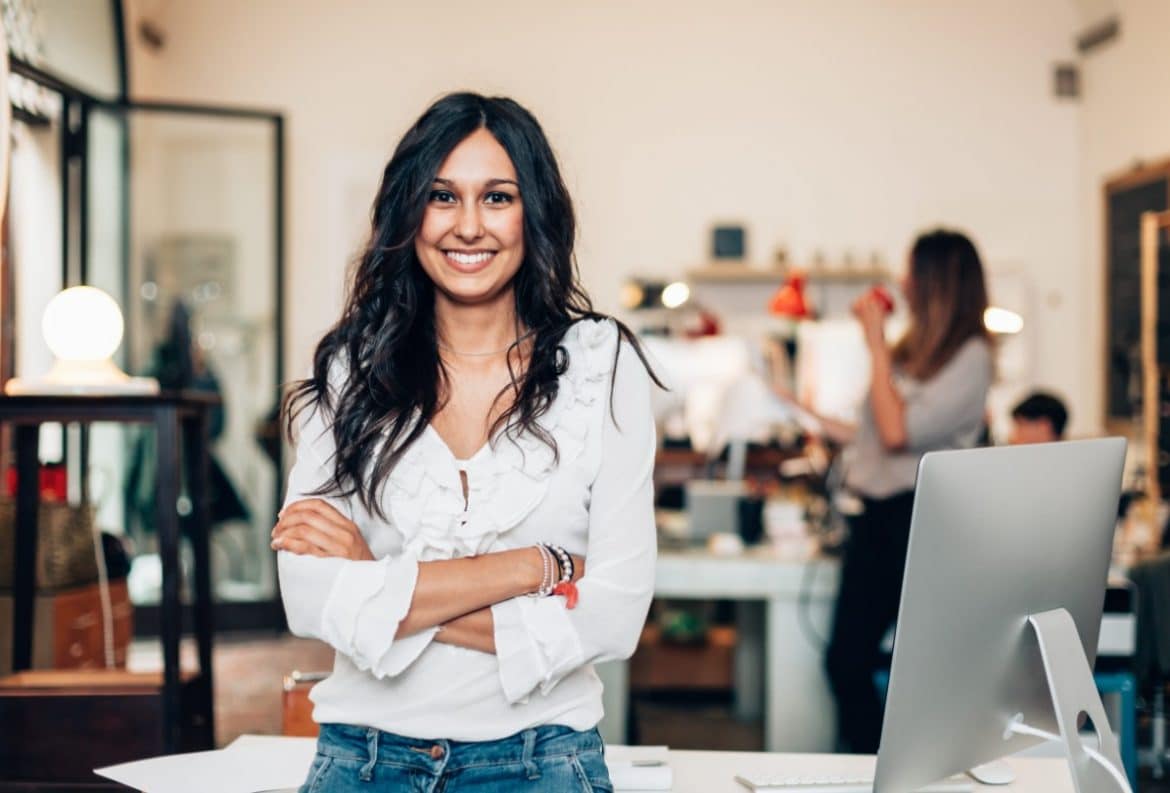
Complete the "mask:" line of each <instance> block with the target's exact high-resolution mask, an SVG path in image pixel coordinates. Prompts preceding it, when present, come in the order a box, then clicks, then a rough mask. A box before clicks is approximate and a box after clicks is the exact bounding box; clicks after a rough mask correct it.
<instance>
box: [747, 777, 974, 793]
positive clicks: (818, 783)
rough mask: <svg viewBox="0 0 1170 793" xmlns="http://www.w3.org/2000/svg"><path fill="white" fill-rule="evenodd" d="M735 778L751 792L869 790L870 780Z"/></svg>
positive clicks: (933, 791) (960, 783)
mask: <svg viewBox="0 0 1170 793" xmlns="http://www.w3.org/2000/svg"><path fill="white" fill-rule="evenodd" d="M735 781H736V782H738V783H740V784H741V785H743V786H744V787H746V788H747V789H748V790H752V791H755V793H873V780H872V779H862V778H850V777H841V776H791V775H787V776H758V775H752V774H748V775H746V776H741V775H739V774H736V776H735ZM973 790H975V785H974V784H973V783H971V782H970V781H965V780H946V781H943V782H936V783H935V784H933V785H927V786H926V787H924V788H919V790H918V791H917V792H916V793H971V791H973Z"/></svg>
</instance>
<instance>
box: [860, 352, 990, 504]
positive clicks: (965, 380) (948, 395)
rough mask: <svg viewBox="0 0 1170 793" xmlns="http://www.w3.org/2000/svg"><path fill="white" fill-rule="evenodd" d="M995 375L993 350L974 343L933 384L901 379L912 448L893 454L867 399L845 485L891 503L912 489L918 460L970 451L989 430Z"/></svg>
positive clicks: (896, 382)
mask: <svg viewBox="0 0 1170 793" xmlns="http://www.w3.org/2000/svg"><path fill="white" fill-rule="evenodd" d="M992 375H993V366H992V354H991V347H990V345H989V344H988V343H987V341H986V340H985V339H982V338H978V337H973V338H971V339H969V340H968V341H967V342H966V343H965V344H964V345H963V346H962V347H960V348H959V349H958V351H957V352H956V353H955V354H954V356H952V358H951V360H949V361H947V363H946V365H944V366H943V368H942V369H940V370H939V371H938V372H936V373H935V374H934V376H933V377H931V378H930V379H929V380H915V379H913V378H911V377H907V376H905V375H898V374H895V376H894V387H895V388H896V389H897V390H898V393H900V394H901V395H902V400H903V402H904V404H905V419H906V446H905V448H902V449H899V450H898V451H895V452H891V451H888V450H887V449H886V448H885V446H883V445H882V441H881V436H880V435H878V430H877V424H876V423H875V422H874V417H873V407H872V404H871V402H870V399H869V397H866V400H865V402H864V404H863V405H862V407H861V414H860V416H859V420H858V423H857V434H856V435H855V436H854V438H853V442H852V443H851V444H850V445H849V447H848V448H847V449H846V451H845V466H846V469H845V484H846V485H847V486H848V487H849V488H850V489H851V490H853V491H854V492H855V493H857V494H858V495H861V496H864V497H866V498H886V497H888V496H892V495H894V494H895V493H899V492H903V491H906V490H912V489H913V488H914V481H915V479H916V478H917V476H918V461H919V460H920V459H921V458H922V455H924V454H926V453H927V452H933V451H942V450H945V449H967V448H970V447H972V446H974V445H975V441H976V440H977V439H978V437H979V432H980V430H981V429H982V428H983V422H984V420H985V410H986V402H987V391H988V389H989V388H990V387H991V379H992Z"/></svg>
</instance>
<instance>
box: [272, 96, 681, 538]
mask: <svg viewBox="0 0 1170 793" xmlns="http://www.w3.org/2000/svg"><path fill="white" fill-rule="evenodd" d="M479 129H487V130H488V132H490V133H491V134H492V135H493V136H494V137H495V139H496V140H497V141H499V143H500V145H501V146H503V147H504V150H505V151H506V152H507V153H508V156H509V157H510V158H511V160H512V165H513V166H514V167H515V169H516V174H517V179H518V182H519V186H520V197H521V200H522V201H523V204H524V260H523V262H522V263H521V265H520V269H519V270H518V271H517V273H516V276H515V278H514V280H513V282H512V286H513V291H514V294H515V307H516V318H517V321H518V322H519V323H521V324H522V325H523V326H525V327H526V328H528V331H529V335H528V336H527V338H525V340H524V341H525V342H526V343H529V344H531V356H530V359H529V362H528V365H527V366H526V367H524V369H523V371H522V372H521V373H519V374H518V373H517V372H516V371H515V369H514V368H512V367H511V365H510V369H511V370H512V383H511V385H510V386H508V387H507V388H505V389H504V391H502V392H501V393H500V395H499V396H503V395H504V394H505V393H507V392H508V391H509V390H511V391H512V393H513V394H514V397H515V398H514V400H513V402H512V404H511V405H510V407H509V408H508V409H507V410H506V411H504V412H503V413H502V414H501V415H500V416H499V417H498V418H497V419H496V421H495V422H494V423H493V425H492V427H491V428H490V433H489V437H490V439H491V442H492V443H495V442H496V441H497V440H498V438H499V437H501V436H506V437H510V438H511V439H512V440H513V441H514V440H515V439H516V437H518V436H519V435H520V434H522V433H526V432H527V433H532V434H533V435H534V436H535V437H537V438H539V439H540V440H541V441H542V442H543V443H545V444H547V445H548V446H550V447H551V448H552V450H553V452H554V454H555V453H556V451H557V448H556V441H555V439H554V438H553V437H552V436H551V435H550V434H549V433H548V432H547V431H545V430H544V429H543V428H542V427H541V426H540V425H539V423H538V419H539V418H540V417H541V416H542V415H544V413H545V412H546V411H547V410H548V409H549V406H550V405H551V404H552V401H553V400H554V399H555V398H556V396H557V385H558V378H559V376H560V375H561V374H563V373H564V372H565V370H566V369H567V367H568V365H569V360H568V352H567V350H566V349H565V347H564V346H563V345H562V344H561V341H562V339H563V338H564V335H565V332H566V331H567V330H568V329H569V327H570V326H571V325H572V324H573V323H574V322H577V321H579V320H582V319H607V318H608V317H605V316H604V315H602V314H599V313H597V312H596V311H594V310H593V304H592V302H591V301H590V299H589V296H588V295H587V294H586V293H585V291H584V289H583V288H582V287H581V284H580V280H579V276H578V272H577V266H576V260H575V259H574V256H573V244H574V241H575V238H576V233H577V231H576V219H575V216H574V213H573V204H572V201H571V199H570V198H569V192H568V190H567V189H566V188H565V183H564V181H563V180H562V179H561V173H560V169H559V168H558V167H557V161H556V157H555V156H554V155H553V152H552V148H551V147H550V146H549V143H548V140H547V139H546V138H545V135H544V131H543V130H542V129H541V127H540V124H539V123H537V121H536V119H535V118H534V117H533V116H532V114H531V113H529V112H528V111H527V110H526V109H525V108H524V107H522V106H521V105H519V104H518V103H517V102H515V101H513V100H511V99H508V98H504V97H485V96H480V95H478V94H473V93H455V94H449V95H447V96H444V97H443V98H441V99H439V100H438V101H437V102H435V103H434V104H433V105H431V106H430V107H429V108H427V110H426V112H424V113H423V114H422V116H421V117H420V118H419V119H418V121H416V122H415V123H414V125H413V126H412V127H411V128H410V129H409V130H408V131H407V132H406V135H405V136H404V137H403V138H402V140H401V142H400V143H399V144H398V147H397V148H396V149H395V150H394V154H393V156H392V157H391V158H390V162H389V163H388V164H387V165H386V168H385V170H384V172H383V174H382V184H381V186H379V188H378V194H377V197H376V198H375V199H374V205H373V209H372V211H371V221H372V222H371V231H370V239H369V243H368V244H367V245H366V247H365V250H364V251H363V252H362V254H361V255H360V257H359V258H358V260H357V262H356V267H355V268H354V272H353V276H352V280H351V282H350V284H349V289H348V294H347V297H346V302H345V308H344V310H343V311H342V315H341V318H340V319H339V320H338V321H337V323H336V324H335V325H334V326H333V327H332V328H331V329H330V330H329V331H328V332H327V333H326V334H325V336H324V337H323V338H322V339H321V341H320V342H319V343H318V344H317V349H316V352H315V353H314V355H313V374H312V376H311V377H309V378H308V379H305V380H300V381H297V382H295V383H294V384H293V385H292V387H291V388H290V389H289V391H288V392H287V394H286V396H285V399H284V404H283V406H282V409H283V412H284V415H285V419H286V426H285V429H286V432H287V433H288V435H289V437H291V436H292V434H293V428H294V426H295V424H296V420H297V417H298V416H299V414H300V413H301V411H302V410H304V409H306V408H311V409H314V410H318V409H321V408H324V409H325V410H326V411H328V414H329V415H330V416H331V417H332V423H331V427H332V432H333V439H334V441H335V443H336V446H337V453H336V455H335V457H334V459H333V461H332V464H333V472H332V477H331V479H330V480H329V481H327V482H325V483H324V484H322V485H321V487H320V488H318V490H317V491H315V493H314V494H315V495H326V494H332V495H340V496H343V497H348V496H351V495H355V494H356V495H357V496H358V498H359V499H360V501H361V503H362V505H363V506H364V507H365V508H366V510H367V511H369V512H371V513H372V514H376V515H379V516H381V517H384V514H383V513H382V510H381V507H380V505H379V503H378V497H377V496H378V494H379V493H380V492H381V489H382V487H383V485H384V484H385V481H386V478H387V477H388V476H389V475H390V473H391V471H393V469H394V466H395V465H396V464H397V463H398V461H399V460H400V459H401V458H402V455H403V454H404V453H405V452H406V450H407V448H409V446H410V445H411V444H412V443H414V442H415V441H417V440H418V439H419V437H420V436H421V435H422V434H423V432H424V431H425V430H426V427H427V425H428V424H429V423H430V421H431V419H432V418H434V416H435V414H436V413H437V412H438V411H439V410H441V409H442V407H443V405H442V399H443V394H444V389H443V388H442V387H441V386H442V385H443V383H444V382H445V380H446V377H447V374H446V371H445V369H444V367H443V363H442V360H441V359H440V357H439V353H438V346H437V339H436V334H435V314H434V302H435V300H434V296H435V295H434V284H433V283H432V282H431V280H430V278H429V277H428V276H427V274H426V273H425V272H424V271H423V269H422V266H421V265H420V264H419V261H418V258H417V256H416V254H415V247H414V239H415V236H416V235H417V233H418V231H419V228H420V226H421V225H422V220H423V213H424V211H425V209H426V206H427V202H428V198H429V196H430V193H431V190H432V184H433V181H434V178H435V176H436V175H437V173H438V170H439V166H440V165H441V164H442V163H443V161H444V160H445V159H446V158H447V155H448V154H450V153H451V151H452V149H454V148H455V147H456V146H457V145H458V144H459V143H460V142H462V141H463V140H464V139H465V138H467V137H468V136H469V135H471V134H472V133H473V132H475V131H477V130H479ZM617 326H618V330H619V332H620V334H621V336H622V337H624V338H625V339H626V340H627V341H628V342H629V343H630V345H631V346H632V347H633V349H634V350H635V351H636V352H637V354H638V357H639V358H640V359H641V361H642V364H643V365H644V366H646V368H647V370H648V371H650V376H651V377H652V378H653V380H654V382H655V383H657V384H658V385H659V386H661V385H662V383H661V382H660V381H659V380H658V378H657V376H655V375H654V373H653V371H652V370H650V366H649V363H648V362H647V360H646V356H645V354H644V353H643V351H642V348H641V346H640V345H639V344H638V341H637V339H636V338H635V337H634V334H633V333H632V332H631V331H630V329H629V328H628V327H626V326H625V325H624V324H622V323H620V322H618V323H617ZM519 343H520V342H519V340H517V342H514V343H513V345H512V347H510V348H509V350H508V354H507V358H508V361H509V363H510V362H511V361H512V359H513V355H514V354H515V353H517V352H518V351H519V350H518V346H517V345H518V344H519ZM621 346H622V345H620V344H619V345H618V350H619V352H620V350H621ZM335 363H341V364H343V366H342V367H341V370H342V371H344V372H345V378H344V381H341V382H336V381H335V382H332V383H331V382H330V371H331V368H332V367H333V365H334V364H335ZM616 363H617V360H616V356H615V360H614V364H615V366H616ZM334 379H335V380H336V374H335V375H334ZM612 388H613V384H612V382H611V384H610V389H611V390H610V400H611V405H610V409H611V410H612V407H613V406H612V399H613V390H612ZM499 396H498V397H497V399H498V398H499ZM501 430H502V432H501Z"/></svg>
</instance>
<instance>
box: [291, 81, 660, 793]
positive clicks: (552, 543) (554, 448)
mask: <svg viewBox="0 0 1170 793" xmlns="http://www.w3.org/2000/svg"><path fill="white" fill-rule="evenodd" d="M574 236H575V222H574V217H573V208H572V202H571V201H570V199H569V195H568V191H567V190H566V189H565V186H564V183H563V181H562V180H561V176H560V171H559V169H558V167H557V163H556V159H555V158H554V157H553V154H552V150H551V148H550V147H549V145H548V141H547V140H546V139H545V137H544V133H543V132H542V130H541V129H540V126H539V124H538V123H537V122H536V119H534V118H533V117H532V115H531V114H530V113H529V112H528V111H527V110H525V109H524V108H522V107H521V106H520V105H518V104H516V103H515V102H513V101H512V100H510V99H502V98H486V97H482V96H478V95H475V94H453V95H451V96H447V97H445V98H443V99H441V100H439V101H438V102H436V103H435V104H434V105H432V106H431V108H429V109H428V110H427V111H426V112H425V113H424V114H423V116H422V117H421V118H420V119H419V120H418V122H416V124H415V125H414V126H413V127H412V128H411V129H410V130H409V131H408V132H407V133H406V135H405V137H404V138H403V139H402V142H401V143H400V144H399V145H398V148H397V149H396V150H395V152H394V155H393V157H392V158H391V160H390V163H389V164H388V165H387V166H386V169H385V173H384V176H383V180H382V185H381V187H380V189H379V191H378V196H377V198H376V199H375V203H374V211H373V226H372V229H371V234H370V242H369V245H368V246H367V248H366V250H365V252H364V254H363V255H362V258H361V260H360V262H359V265H358V267H357V269H356V271H355V275H354V281H353V284H352V285H351V289H350V296H349V300H348V303H347V305H346V307H345V310H344V312H343V314H342V317H341V319H340V320H339V321H338V322H337V324H336V325H335V326H334V327H333V328H332V329H331V330H330V331H329V332H328V333H327V334H326V335H325V337H324V338H323V339H322V340H321V342H320V344H319V345H318V347H317V351H316V354H315V357H314V364H313V373H312V376H311V377H309V378H308V379H306V380H304V381H301V382H300V383H299V384H298V385H297V386H296V387H295V388H294V389H293V390H292V391H291V392H290V394H289V396H288V399H287V401H286V410H287V414H286V415H287V418H288V421H289V428H290V431H292V430H297V431H299V442H298V448H297V457H296V464H295V465H294V466H293V469H292V471H291V473H290V475H289V484H288V493H287V496H286V500H285V508H284V510H283V512H282V513H281V517H280V520H279V521H278V523H277V525H276V527H275V528H274V529H273V547H275V548H278V549H279V550H280V554H279V565H280V577H281V591H282V593H283V597H284V602H285V610H286V612H287V614H288V621H289V625H290V627H291V628H292V629H293V631H294V632H296V633H298V634H301V635H305V636H312V637H315V638H318V639H321V640H323V641H326V642H328V643H329V644H331V645H332V646H333V647H334V648H335V649H336V650H337V660H336V663H335V665H334V671H333V674H332V675H331V676H330V677H329V678H328V679H327V680H325V681H324V682H322V683H321V684H319V685H318V686H317V687H316V688H315V689H314V690H313V694H312V699H313V701H314V703H315V706H316V708H315V711H314V719H315V720H316V721H318V722H320V723H321V724H322V729H321V736H320V739H319V743H318V755H317V759H316V762H315V763H314V764H313V767H312V769H311V771H310V777H309V779H308V780H307V781H306V785H305V788H304V789H305V790H313V791H345V790H351V789H352V790H357V789H359V788H361V786H362V785H363V784H364V783H366V782H369V781H371V780H373V779H375V777H376V780H377V781H378V782H379V783H380V784H381V785H383V786H384V788H385V789H388V790H391V789H392V790H398V789H406V788H410V789H415V787H416V786H417V787H420V788H421V787H425V788H426V789H432V787H443V789H445V790H460V791H485V792H486V791H495V790H513V789H516V788H517V787H518V786H521V785H523V787H524V789H525V790H532V791H567V790H584V791H593V790H610V789H611V786H610V783H609V777H608V773H607V772H606V768H605V763H604V760H603V759H602V747H601V738H600V736H599V735H598V733H597V730H596V725H597V722H598V721H599V720H600V718H601V683H600V682H599V680H598V678H597V676H596V674H594V673H593V670H592V664H593V663H595V662H597V661H604V660H609V659H614V658H624V657H626V656H628V655H629V654H630V653H631V652H632V651H633V648H634V646H635V645H636V643H637V640H638V636H639V634H640V633H641V629H642V624H643V622H644V620H645V616H646V610H647V608H648V607H649V603H650V597H651V593H652V589H653V576H654V561H655V527H654V516H653V503H652V501H653V498H652V491H651V472H652V469H653V463H654V452H655V437H654V423H653V418H652V415H651V412H650V388H651V381H652V380H654V377H653V375H652V374H651V373H650V372H649V369H648V367H647V366H646V365H645V359H644V357H643V356H642V352H641V349H640V347H639V346H638V343H637V341H636V339H635V338H634V336H633V335H632V334H631V333H630V331H629V330H628V329H627V328H626V327H625V326H624V325H622V324H621V323H619V322H616V321H615V320H613V319H611V318H609V317H605V316H602V315H600V314H598V313H596V312H595V311H593V308H592V305H591V303H590V301H589V298H588V296H587V295H586V294H585V293H584V292H583V291H582V289H581V287H580V285H579V282H578V279H577V273H576V267H575V263H574V260H573V242H574Z"/></svg>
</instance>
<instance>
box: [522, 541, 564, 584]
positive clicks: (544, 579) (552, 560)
mask: <svg viewBox="0 0 1170 793" xmlns="http://www.w3.org/2000/svg"><path fill="white" fill-rule="evenodd" d="M536 550H537V551H539V552H540V567H541V574H540V586H539V587H537V589H536V591H535V592H529V593H528V596H529V597H548V596H549V595H551V594H552V592H553V586H554V585H555V584H556V574H555V573H554V572H553V567H555V566H557V561H556V557H555V556H554V555H553V553H552V551H550V550H549V549H548V548H547V547H545V546H544V545H543V544H541V543H537V545H536Z"/></svg>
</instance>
